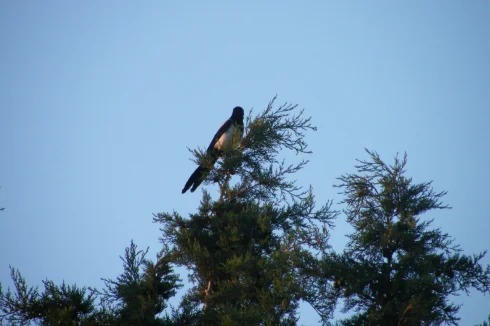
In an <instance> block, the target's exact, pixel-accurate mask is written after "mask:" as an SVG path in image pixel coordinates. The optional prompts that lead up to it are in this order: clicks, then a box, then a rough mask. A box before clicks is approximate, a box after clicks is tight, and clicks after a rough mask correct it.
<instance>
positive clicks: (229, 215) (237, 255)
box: [155, 100, 335, 325]
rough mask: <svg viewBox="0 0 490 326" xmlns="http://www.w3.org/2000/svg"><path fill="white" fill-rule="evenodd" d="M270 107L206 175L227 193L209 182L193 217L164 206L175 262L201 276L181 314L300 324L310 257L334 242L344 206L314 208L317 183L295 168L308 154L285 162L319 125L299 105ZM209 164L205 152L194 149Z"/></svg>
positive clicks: (176, 314) (206, 319) (214, 321)
mask: <svg viewBox="0 0 490 326" xmlns="http://www.w3.org/2000/svg"><path fill="white" fill-rule="evenodd" d="M273 102H274V100H273V101H271V102H270V103H269V105H268V107H267V109H266V110H265V111H264V112H262V113H261V114H259V115H258V116H257V117H255V118H253V119H252V115H251V114H249V115H248V118H247V121H246V128H245V137H244V139H243V141H242V143H241V145H240V147H239V148H236V149H234V150H232V151H230V152H228V153H226V154H225V155H224V157H223V159H222V160H220V161H219V162H218V163H217V165H216V167H215V169H214V170H213V171H211V173H210V174H209V176H208V177H207V179H206V180H205V184H210V183H216V184H218V186H219V196H218V198H217V199H213V198H212V197H211V195H210V194H209V193H208V192H207V191H203V197H202V201H201V205H200V207H199V209H198V212H196V213H195V214H191V215H190V217H189V218H183V217H182V216H180V215H179V214H178V213H175V212H174V213H173V214H168V213H162V214H158V215H157V216H156V217H155V221H157V222H159V223H161V224H162V231H163V236H162V241H163V242H164V244H165V245H169V246H171V248H172V251H171V256H172V258H173V261H174V262H175V263H176V264H178V265H182V266H186V267H187V268H188V270H189V271H190V279H191V280H192V281H193V283H194V287H193V288H191V289H190V290H189V291H188V293H187V294H186V296H185V298H184V301H183V304H182V305H181V307H180V309H178V310H174V311H173V318H174V320H177V319H178V318H183V319H185V318H187V319H186V320H187V321H188V322H190V321H192V323H193V324H204V325H295V324H296V321H297V316H296V313H297V308H298V303H299V300H300V299H307V298H308V295H309V294H308V292H307V291H306V290H305V288H304V286H303V284H302V279H301V278H300V271H301V269H300V265H299V262H300V261H302V260H308V259H311V257H312V255H313V252H315V251H316V252H318V251H319V250H325V249H326V248H327V247H328V244H327V240H328V232H327V229H326V225H330V223H331V220H332V218H333V217H334V215H335V213H334V212H331V211H330V205H329V204H327V205H324V206H322V207H321V208H319V209H318V210H315V202H314V198H313V195H312V192H311V189H310V190H306V191H305V190H303V189H302V188H301V187H300V186H298V185H297V184H296V182H295V181H291V180H289V176H291V175H293V174H294V173H296V172H298V171H299V170H301V169H302V168H303V167H304V166H305V164H307V161H306V160H299V162H297V163H294V164H286V161H285V160H284V159H282V160H280V159H279V158H278V156H279V154H280V153H281V149H285V150H289V151H292V152H294V153H295V154H308V153H310V152H309V151H308V149H307V145H306V143H305V141H304V136H305V132H306V131H307V130H315V127H313V126H312V125H311V124H310V119H309V118H303V111H300V112H299V113H297V114H296V115H294V114H293V113H294V111H293V110H294V109H295V108H296V106H294V105H289V104H285V105H282V106H280V107H279V108H277V109H274V108H273ZM194 154H195V155H196V158H197V162H198V163H203V164H206V162H207V160H209V158H208V157H207V156H206V153H205V152H203V151H201V150H197V151H194Z"/></svg>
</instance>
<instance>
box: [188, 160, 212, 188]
mask: <svg viewBox="0 0 490 326" xmlns="http://www.w3.org/2000/svg"><path fill="white" fill-rule="evenodd" d="M209 171H211V169H209V168H206V167H203V166H198V167H197V169H196V170H195V171H194V173H192V174H191V176H190V177H189V180H187V182H186V183H185V186H184V189H182V193H185V192H186V191H187V190H188V189H189V188H190V187H191V186H192V188H191V192H194V191H195V190H196V189H197V187H199V185H200V184H201V183H202V182H203V181H204V179H206V176H207V175H208V173H209Z"/></svg>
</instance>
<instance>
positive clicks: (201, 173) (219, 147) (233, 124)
mask: <svg viewBox="0 0 490 326" xmlns="http://www.w3.org/2000/svg"><path fill="white" fill-rule="evenodd" d="M244 114H245V113H244V111H243V109H242V108H241V107H239V106H237V107H235V108H234V109H233V113H232V114H231V117H230V118H229V119H228V120H226V121H225V123H224V124H223V125H222V126H221V128H219V130H218V132H217V133H216V135H214V138H213V140H212V141H211V143H210V144H209V146H208V149H207V154H208V155H209V156H210V157H211V163H212V164H211V165H210V166H204V165H199V166H198V167H197V169H196V170H195V171H194V173H192V175H191V176H190V177H189V180H187V182H186V184H185V186H184V189H182V193H185V192H186V191H187V190H188V189H189V188H191V186H192V188H191V192H194V191H195V190H196V189H197V187H199V185H200V184H201V183H202V182H203V181H204V179H205V178H206V176H207V175H208V173H209V171H211V168H212V167H213V166H214V163H216V161H217V160H218V159H219V158H220V157H221V156H222V155H223V153H224V152H226V151H229V150H231V149H232V148H234V147H235V146H237V145H238V144H239V143H240V141H241V139H242V137H243V116H244Z"/></svg>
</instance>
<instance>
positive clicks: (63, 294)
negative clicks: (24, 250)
mask: <svg viewBox="0 0 490 326" xmlns="http://www.w3.org/2000/svg"><path fill="white" fill-rule="evenodd" d="M147 252H148V249H147V250H146V251H142V250H137V247H136V245H135V244H134V243H133V242H132V241H131V245H130V247H129V248H126V251H125V255H124V257H121V259H122V260H123V267H124V271H123V273H122V274H121V275H120V276H118V277H117V279H116V280H115V281H113V280H109V279H103V280H104V283H105V285H106V288H104V289H103V290H102V291H98V290H96V289H89V291H88V292H87V289H86V288H78V287H77V286H76V285H72V286H70V285H66V284H65V283H64V282H63V283H62V285H61V286H57V285H55V284H54V283H53V282H52V281H43V284H44V288H45V289H44V292H42V293H40V292H39V291H38V289H37V287H28V286H27V283H26V281H25V279H24V278H23V277H22V276H21V274H20V272H19V271H18V270H16V269H14V268H11V276H12V280H13V282H14V287H15V292H12V291H11V290H10V289H8V290H7V292H5V293H4V292H2V289H1V286H0V322H1V321H7V322H10V323H19V324H21V325H24V324H30V323H31V322H32V323H35V324H41V325H173V324H172V323H170V324H169V319H168V317H159V316H158V315H159V314H160V313H162V311H163V310H164V309H165V307H166V302H167V299H169V298H170V297H171V296H173V295H174V294H175V292H176V289H177V288H179V285H178V284H177V282H178V277H177V275H175V274H173V270H172V268H171V267H170V264H169V261H168V258H167V256H166V255H165V251H162V252H161V253H160V254H159V255H158V261H157V263H156V264H155V263H152V262H151V261H150V260H148V259H146V254H147Z"/></svg>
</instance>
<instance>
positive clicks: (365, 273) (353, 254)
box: [317, 151, 490, 325]
mask: <svg viewBox="0 0 490 326" xmlns="http://www.w3.org/2000/svg"><path fill="white" fill-rule="evenodd" d="M368 154H369V155H370V160H369V161H359V163H360V164H359V165H357V166H356V168H357V171H358V173H357V174H347V175H344V176H342V177H340V178H339V180H340V181H341V184H340V185H338V186H337V187H339V188H340V189H341V190H342V194H343V195H344V196H345V199H344V201H343V203H345V204H346V209H345V214H346V215H347V221H348V222H349V223H350V224H351V225H352V226H353V228H354V232H353V233H352V234H351V235H349V243H348V246H347V249H346V250H345V251H344V253H342V254H335V253H329V254H328V255H326V256H325V257H324V259H323V261H322V264H321V268H320V270H321V272H322V276H323V279H322V281H321V282H322V284H323V283H325V282H326V281H325V280H328V281H330V282H332V283H333V286H332V287H331V288H328V289H327V291H326V294H324V296H323V297H321V296H318V298H317V303H318V304H320V303H321V302H322V301H327V302H332V298H333V297H337V298H343V299H344V311H350V310H354V311H356V312H357V313H356V314H355V315H353V316H352V317H350V318H348V319H345V320H343V321H342V322H341V324H342V325H365V324H371V325H372V324H376V325H421V324H440V323H449V324H454V325H455V324H456V322H457V321H458V320H459V319H458V317H457V316H456V313H457V312H458V310H459V308H460V307H459V306H457V305H454V304H453V303H451V302H450V301H449V297H450V296H451V295H456V294H457V293H459V292H461V291H464V292H466V293H468V291H469V289H471V288H475V289H477V290H478V291H481V292H488V291H489V290H490V267H489V266H487V267H486V269H484V268H483V267H482V266H481V265H480V264H479V261H480V260H481V259H482V258H483V257H484V255H485V252H483V253H480V254H478V255H474V256H467V255H463V254H462V253H461V251H462V250H461V249H460V248H459V247H458V246H457V245H455V244H454V240H453V239H452V238H451V237H450V236H449V235H447V234H445V233H442V231H441V230H439V229H430V225H431V222H432V220H422V219H421V215H422V214H424V213H427V212H429V211H430V210H433V209H445V208H448V207H447V206H445V205H444V204H442V202H441V198H442V197H443V196H444V195H445V192H435V191H434V190H433V189H432V186H431V182H424V183H420V184H414V183H413V182H412V179H411V178H407V177H406V176H405V165H406V162H407V161H406V155H405V157H404V158H403V159H402V160H400V159H398V157H396V158H395V162H394V164H393V165H387V164H385V163H384V162H383V161H382V160H381V159H380V158H379V156H378V154H377V153H375V152H370V151H368Z"/></svg>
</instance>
